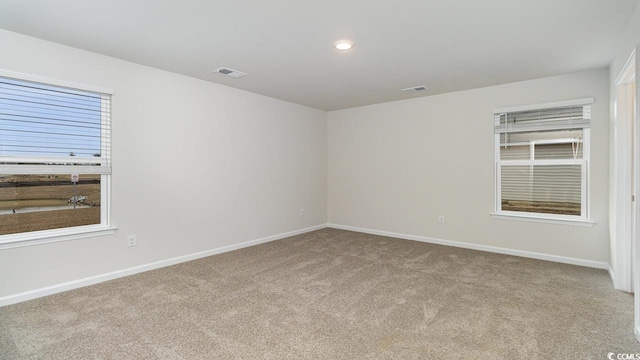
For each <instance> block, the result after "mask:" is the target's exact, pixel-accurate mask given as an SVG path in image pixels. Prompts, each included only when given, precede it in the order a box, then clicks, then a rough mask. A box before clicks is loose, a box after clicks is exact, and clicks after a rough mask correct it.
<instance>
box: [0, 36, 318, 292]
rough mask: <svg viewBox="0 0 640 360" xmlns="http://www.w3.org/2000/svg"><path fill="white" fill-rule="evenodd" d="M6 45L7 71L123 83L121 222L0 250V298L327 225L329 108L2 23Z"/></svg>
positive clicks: (117, 187) (118, 87) (118, 174)
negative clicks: (95, 232) (104, 230)
mask: <svg viewBox="0 0 640 360" xmlns="http://www.w3.org/2000/svg"><path fill="white" fill-rule="evenodd" d="M0 54H2V56H0V68H1V69H4V70H12V71H19V72H22V73H28V74H33V75H40V76H44V77H48V78H55V79H59V80H66V81H73V82H77V83H82V84H87V85H95V86H102V87H108V88H113V89H115V91H116V94H115V96H114V97H113V108H112V113H113V118H112V123H113V201H112V204H113V207H112V208H113V212H112V219H113V224H114V225H116V226H118V230H117V232H116V233H115V234H114V235H112V236H104V237H96V238H87V239H82V240H75V241H67V242H62V243H55V244H47V245H38V246H30V247H23V248H17V249H8V250H2V251H0V297H2V296H7V295H10V294H16V293H19V292H23V291H27V290H33V289H38V288H42V287H45V286H51V285H55V284H59V283H63V282H67V281H72V280H76V279H81V278H85V277H89V276H94V275H99V274H103V273H107V272H111V271H116V270H121V269H126V268H130V267H134V266H138V265H142V264H147V263H151V262H154V261H159V260H164V259H168V258H172V257H177V256H181V255H186V254H191V253H195V252H199V251H204V250H208V249H214V248H218V247H222V246H226V245H233V244H238V243H241V242H245V241H250V240H254V239H259V238H262V237H266V236H271V235H276V234H280V233H285V232H289V231H293V230H297V229H302V228H306V227H310V226H314V225H319V224H324V223H326V113H325V112H323V111H319V110H315V109H311V108H308V107H304V106H300V105H296V104H291V103H287V102H283V101H280V100H275V99H272V98H268V97H265V96H260V95H256V94H252V93H249V92H246V91H241V90H236V89H233V88H229V87H225V86H221V85H217V84H214V83H210V82H205V81H201V80H196V79H193V78H189V77H186V76H182V75H177V74H173V73H169V72H165V71H161V70H157V69H153V68H149V67H145V66H140V65H136V64H133V63H129V62H124V61H120V60H117V59H114V58H109V57H106V56H102V55H98V54H95V53H90V52H86V51H81V50H78V49H74V48H70V47H66V46H61V45H58V44H54V43H51V42H46V41H42V40H39V39H35V38H30V37H26V36H22V35H18V34H15V33H10V32H6V31H1V30H0ZM212 66H213V65H212ZM213 76H216V75H215V74H212V77H213ZM238 81H242V80H238ZM300 208H305V216H304V217H300V216H299V210H300ZM128 234H136V235H137V237H138V245H137V246H136V247H132V248H127V247H126V245H125V239H126V236H127V235H128Z"/></svg>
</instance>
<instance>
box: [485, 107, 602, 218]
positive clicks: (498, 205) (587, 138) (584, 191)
mask: <svg viewBox="0 0 640 360" xmlns="http://www.w3.org/2000/svg"><path fill="white" fill-rule="evenodd" d="M585 103H593V99H592V98H590V99H579V100H572V101H563V102H555V103H545V104H539V105H529V106H521V107H512V108H504V109H496V110H494V113H495V114H499V113H508V112H518V111H527V110H536V109H544V108H553V107H562V106H571V105H577V104H585ZM575 129H581V130H582V132H583V133H582V134H583V135H582V136H583V140H582V145H583V148H582V151H583V157H582V159H550V160H535V152H534V146H535V144H533V143H538V144H539V143H546V142H547V141H545V140H542V141H534V142H533V143H528V144H527V145H529V146H530V150H529V152H530V159H529V160H501V159H500V134H494V180H495V181H494V185H495V188H494V194H495V196H494V201H495V203H494V212H492V213H491V217H493V218H495V219H501V220H524V221H532V222H545V223H555V224H564V225H578V226H593V224H594V223H595V222H594V221H593V220H592V219H591V217H590V210H591V209H590V193H591V192H590V184H589V183H590V181H589V179H590V167H589V164H590V159H591V129H590V127H585V126H576V127H575ZM568 140H570V139H560V140H555V141H553V142H555V143H561V142H567V141H568ZM531 165H558V166H562V165H580V166H581V169H582V181H581V199H580V205H581V210H580V215H579V216H578V215H565V214H550V213H534V212H525V211H509V210H502V183H501V176H502V175H501V174H502V167H503V166H531Z"/></svg>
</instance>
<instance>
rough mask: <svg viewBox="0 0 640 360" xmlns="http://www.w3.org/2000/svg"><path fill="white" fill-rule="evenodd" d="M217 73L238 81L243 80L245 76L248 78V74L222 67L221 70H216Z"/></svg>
mask: <svg viewBox="0 0 640 360" xmlns="http://www.w3.org/2000/svg"><path fill="white" fill-rule="evenodd" d="M215 72H217V73H219V74H222V75H225V76H228V77H231V78H234V79H237V78H241V77H243V76H247V74H245V73H243V72H241V71H237V70H233V69H229V68H225V67H221V68H219V69H216V70H215Z"/></svg>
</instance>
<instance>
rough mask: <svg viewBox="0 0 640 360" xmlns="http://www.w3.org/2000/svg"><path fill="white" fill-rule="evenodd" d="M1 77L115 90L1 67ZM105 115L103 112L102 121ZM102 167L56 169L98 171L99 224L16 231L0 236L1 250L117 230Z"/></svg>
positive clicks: (108, 178) (107, 92) (108, 180)
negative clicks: (112, 222)
mask: <svg viewBox="0 0 640 360" xmlns="http://www.w3.org/2000/svg"><path fill="white" fill-rule="evenodd" d="M0 76H2V77H7V78H12V79H16V80H22V81H32V82H37V83H42V84H48V85H53V86H61V87H67V88H72V89H76V90H81V91H89V92H95V93H101V94H103V95H109V96H111V97H112V96H113V95H114V94H115V91H114V90H113V89H111V88H106V87H101V86H93V85H86V84H81V83H76V82H71V81H65V80H59V79H52V78H48V77H43V76H39V75H32V74H25V73H20V72H15V71H10V70H4V69H0ZM105 101H106V100H105V99H104V97H103V99H102V101H101V106H105ZM104 116H105V115H104V113H103V114H102V121H105V117H104ZM106 120H108V122H109V126H110V121H111V119H110V118H108V119H106ZM103 131H104V130H103ZM107 139H108V140H109V141H110V140H111V139H110V137H108V138H107ZM105 145H106V144H104V143H103V144H102V147H103V148H104V147H105ZM110 145H111V144H108V146H110ZM65 159H66V158H65ZM24 160H26V162H33V161H39V159H37V158H25V159H24ZM77 160H80V159H77ZM95 160H96V159H90V160H89V161H90V162H95ZM80 161H82V160H80ZM100 162H101V163H103V160H100ZM108 166H109V167H110V166H111V164H108ZM2 167H3V168H5V169H7V168H9V169H12V170H14V171H15V170H17V169H18V167H20V171H27V170H29V169H30V168H31V169H33V170H35V168H38V169H40V171H42V168H43V166H42V165H3V166H2ZM104 170H105V169H104V168H103V169H98V168H95V167H93V168H92V167H88V166H87V167H82V166H80V167H78V166H76V167H75V168H74V167H71V166H57V167H56V171H55V172H56V173H60V172H64V171H66V173H79V174H88V173H100V174H101V176H100V182H101V194H100V202H101V207H100V224H94V225H83V226H73V227H66V228H58V229H48V230H39V231H29V232H22V233H15V234H6V235H0V250H4V249H12V248H18V247H24V246H33V245H40V244H48V243H54V242H61V241H69V240H76V239H82V238H90V237H96V236H104V235H111V234H113V233H114V232H115V231H116V230H117V227H116V226H113V225H112V224H111V198H112V196H111V174H105V173H103V171H104ZM102 204H104V206H102Z"/></svg>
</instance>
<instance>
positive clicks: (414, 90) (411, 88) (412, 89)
mask: <svg viewBox="0 0 640 360" xmlns="http://www.w3.org/2000/svg"><path fill="white" fill-rule="evenodd" d="M425 90H427V88H426V87H424V86H422V85H421V86H414V87H410V88H406V89H402V92H407V93H411V92H418V91H425Z"/></svg>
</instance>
